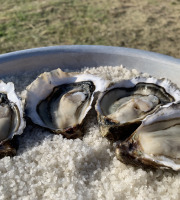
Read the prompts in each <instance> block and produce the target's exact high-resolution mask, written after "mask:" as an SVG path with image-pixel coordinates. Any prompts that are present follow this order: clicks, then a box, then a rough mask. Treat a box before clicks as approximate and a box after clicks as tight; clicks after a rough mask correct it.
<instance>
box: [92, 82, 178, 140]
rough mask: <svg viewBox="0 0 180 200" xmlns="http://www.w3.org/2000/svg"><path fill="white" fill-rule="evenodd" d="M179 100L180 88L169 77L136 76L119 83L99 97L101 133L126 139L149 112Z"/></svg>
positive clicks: (114, 137) (98, 111)
mask: <svg viewBox="0 0 180 200" xmlns="http://www.w3.org/2000/svg"><path fill="white" fill-rule="evenodd" d="M179 99H180V91H179V89H178V88H177V87H176V86H175V85H173V84H172V83H171V82H170V81H168V80H165V79H160V80H157V79H155V78H135V79H132V80H124V81H121V82H119V83H115V84H114V85H112V86H111V87H109V88H107V90H106V91H105V92H103V93H102V94H101V95H100V96H99V98H98V100H97V104H96V111H97V116H98V121H99V125H100V130H101V134H102V136H103V137H107V138H108V139H110V140H113V141H118V140H122V141H123V140H125V139H126V138H127V137H129V136H130V135H131V134H132V133H133V132H134V131H135V130H136V129H137V127H138V126H140V124H141V122H142V120H143V119H144V118H145V117H146V116H147V115H150V114H151V113H153V112H154V111H155V110H157V109H158V107H159V106H161V105H165V104H167V103H170V102H174V101H177V100H179Z"/></svg>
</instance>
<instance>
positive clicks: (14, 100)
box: [0, 81, 26, 158]
mask: <svg viewBox="0 0 180 200" xmlns="http://www.w3.org/2000/svg"><path fill="white" fill-rule="evenodd" d="M23 113H24V108H23V104H22V102H21V100H20V99H19V98H18V97H17V95H16V93H15V89H14V84H13V83H11V82H9V83H7V84H6V83H4V82H3V81H0V158H3V157H4V156H13V155H15V154H16V148H15V147H14V146H13V142H12V139H13V137H14V136H15V135H20V134H22V133H23V130H24V128H25V126H26V123H25V121H24V118H23Z"/></svg>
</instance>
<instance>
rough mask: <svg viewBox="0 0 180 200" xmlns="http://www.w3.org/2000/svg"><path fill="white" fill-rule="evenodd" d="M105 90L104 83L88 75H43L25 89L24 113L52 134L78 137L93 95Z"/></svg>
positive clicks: (57, 70)
mask: <svg viewBox="0 0 180 200" xmlns="http://www.w3.org/2000/svg"><path fill="white" fill-rule="evenodd" d="M105 87H106V81H104V80H103V79H101V78H99V77H96V76H93V75H90V74H82V75H80V74H79V75H74V76H73V77H71V76H70V75H69V74H68V73H65V72H63V71H62V70H61V69H56V70H53V71H51V72H45V73H43V74H41V75H40V76H39V77H38V78H37V79H36V80H34V81H33V82H32V83H31V84H30V85H29V86H28V87H27V89H26V92H27V93H26V114H27V116H28V117H30V118H31V120H32V121H33V122H34V123H35V124H37V125H40V126H42V127H45V128H48V129H49V130H51V131H53V132H54V133H57V134H60V133H61V134H63V135H64V136H65V137H67V138H77V137H80V136H81V135H82V131H81V127H82V126H81V125H82V123H83V121H84V119H85V117H86V115H87V113H88V111H89V110H90V109H91V104H92V101H93V98H94V92H97V91H103V90H104V89H105Z"/></svg>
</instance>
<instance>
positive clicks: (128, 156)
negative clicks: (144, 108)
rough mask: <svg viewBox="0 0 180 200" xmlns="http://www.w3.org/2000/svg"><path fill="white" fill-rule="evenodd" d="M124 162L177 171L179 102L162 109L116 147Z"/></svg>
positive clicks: (146, 119) (178, 167)
mask: <svg viewBox="0 0 180 200" xmlns="http://www.w3.org/2000/svg"><path fill="white" fill-rule="evenodd" d="M116 156H117V158H118V159H119V160H121V161H122V162H124V163H127V164H132V165H148V166H151V167H155V168H162V169H173V170H175V171H177V170H180V102H179V103H172V104H168V105H165V106H162V107H161V108H160V109H158V111H156V112H155V113H153V114H152V115H149V116H147V117H146V118H145V119H144V120H143V122H142V124H141V126H140V127H139V128H138V129H137V130H136V131H135V132H134V133H133V134H132V135H131V136H130V137H129V138H128V139H126V140H125V141H124V142H122V143H120V144H119V145H118V146H117V148H116Z"/></svg>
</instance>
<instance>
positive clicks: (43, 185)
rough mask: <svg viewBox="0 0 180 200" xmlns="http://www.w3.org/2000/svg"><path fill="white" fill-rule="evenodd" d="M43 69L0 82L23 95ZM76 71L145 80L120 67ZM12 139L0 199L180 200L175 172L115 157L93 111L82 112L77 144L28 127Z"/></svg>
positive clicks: (2, 165)
mask: <svg viewBox="0 0 180 200" xmlns="http://www.w3.org/2000/svg"><path fill="white" fill-rule="evenodd" d="M47 70H49V69H47ZM43 71H46V69H44V70H41V71H39V72H35V73H32V74H29V73H24V74H23V76H22V75H21V76H19V77H13V76H9V77H5V78H4V79H3V81H5V82H8V81H12V82H14V83H15V86H16V89H17V90H18V92H19V94H21V95H23V92H22V91H23V90H24V89H25V87H26V86H27V85H28V84H29V83H30V82H31V81H32V80H33V79H35V78H36V76H37V75H38V74H40V73H42V72H43ZM81 72H83V73H91V74H94V75H99V76H101V77H103V78H106V79H109V80H110V81H119V80H122V79H130V78H133V77H135V76H139V75H141V76H148V75H147V74H140V73H139V72H138V71H137V70H135V69H133V70H128V69H126V68H124V67H122V66H117V67H111V66H106V67H104V66H103V67H98V68H84V69H82V71H81ZM18 141H19V149H18V152H17V156H15V157H13V158H9V157H5V158H3V159H1V162H0V175H1V179H0V183H1V184H0V199H27V200H31V199H48V200H51V199H53V200H54V199H61V200H63V199H66V200H67V199H70V200H71V199H87V200H88V199H91V200H92V199H100V200H101V199H109V200H113V199H143V200H144V199H148V200H149V199H177V200H178V199H180V192H179V187H180V175H179V174H178V173H175V172H163V171H161V170H155V171H150V170H149V171H144V170H142V169H139V168H138V169H137V168H134V167H131V166H126V165H124V164H123V163H121V162H120V161H118V160H117V159H116V157H115V155H114V146H113V145H112V144H110V142H109V141H108V140H107V139H106V138H102V137H101V135H100V133H99V128H98V125H97V120H96V113H95V111H94V109H92V110H91V111H90V112H89V114H88V123H86V124H85V135H84V137H83V139H82V140H80V139H75V140H68V139H66V138H63V137H62V136H61V135H53V134H52V133H50V132H49V131H47V130H45V129H42V128H39V127H36V126H34V125H33V124H31V123H28V126H27V128H26V129H25V131H24V133H23V134H22V135H21V136H19V138H18Z"/></svg>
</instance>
